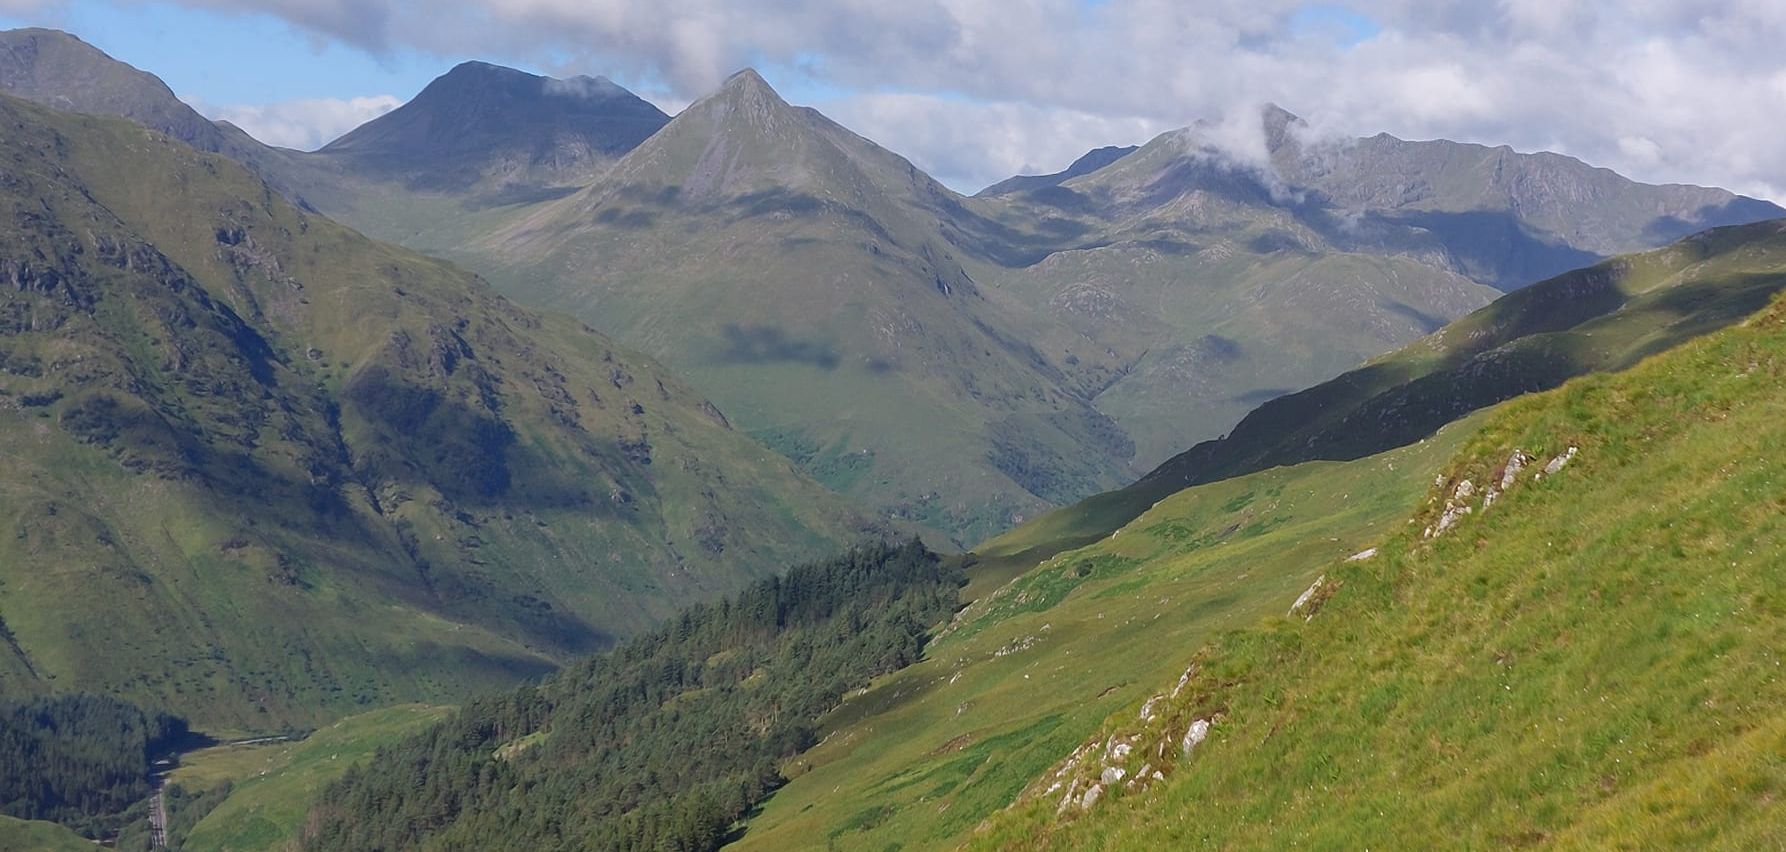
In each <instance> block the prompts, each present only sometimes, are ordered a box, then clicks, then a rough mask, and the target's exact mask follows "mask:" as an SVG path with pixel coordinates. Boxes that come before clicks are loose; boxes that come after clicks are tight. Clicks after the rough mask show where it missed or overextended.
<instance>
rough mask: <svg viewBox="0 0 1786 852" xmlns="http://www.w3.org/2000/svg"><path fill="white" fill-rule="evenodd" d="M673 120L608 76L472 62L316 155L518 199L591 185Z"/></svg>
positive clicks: (430, 186) (378, 175)
mask: <svg viewBox="0 0 1786 852" xmlns="http://www.w3.org/2000/svg"><path fill="white" fill-rule="evenodd" d="M669 121H670V117H669V116H667V115H664V113H663V111H662V110H659V109H658V108H657V107H655V106H652V105H651V104H650V103H647V102H646V101H644V100H641V99H640V98H639V97H638V96H636V95H634V94H633V93H631V92H629V91H627V90H626V89H623V88H621V87H620V86H617V85H615V84H614V83H613V82H612V81H610V80H608V79H607V78H605V77H573V78H571V79H568V80H558V79H553V78H549V77H540V76H536V75H533V74H528V73H525V72H522V71H517V70H515V69H513V68H503V67H501V66H497V65H491V64H488V63H485V62H466V63H463V64H461V65H459V66H458V67H455V68H454V69H453V70H451V71H449V72H447V73H446V74H444V75H442V76H441V77H439V78H437V79H435V80H434V81H433V82H431V83H429V84H428V86H427V88H425V89H423V90H422V91H421V94H418V95H416V96H415V98H414V99H412V100H410V101H409V102H408V103H406V104H404V105H403V106H401V107H398V108H397V109H395V110H392V111H391V112H388V113H386V114H384V115H382V116H379V117H378V118H375V119H373V120H371V121H369V122H367V123H365V124H363V125H361V126H360V127H358V128H356V129H355V130H353V131H352V132H350V133H348V134H347V135H345V136H342V137H341V138H340V139H337V140H335V141H333V142H330V143H329V144H328V145H326V146H324V147H323V148H322V149H321V150H320V151H318V152H317V153H318V154H319V155H320V156H321V157H323V158H325V159H329V160H333V161H335V162H339V163H341V164H342V165H343V166H344V167H345V168H346V169H347V170H349V171H352V172H354V173H355V174H359V175H364V176H368V177H371V178H373V179H378V180H387V181H393V182H396V183H400V184H403V185H405V186H407V187H410V188H412V189H419V190H426V191H434V192H460V193H463V192H471V191H473V190H475V191H476V192H477V194H479V195H480V196H487V197H488V196H493V197H491V198H487V199H486V202H485V203H492V202H496V201H515V200H523V199H525V198H527V197H529V196H530V195H532V196H538V195H539V194H541V193H547V192H549V191H550V190H552V189H555V188H559V187H573V186H582V185H584V184H587V183H588V182H589V181H590V180H592V179H594V178H595V176H596V175H598V174H600V173H601V172H602V171H604V170H606V169H607V168H608V167H609V166H611V165H612V164H613V163H614V161H615V160H616V159H618V158H619V157H620V156H621V155H623V154H625V153H626V152H627V151H630V150H632V149H633V148H636V147H638V145H639V143H640V142H643V141H645V139H646V138H648V137H650V136H651V134H653V133H656V132H657V131H658V129H659V128H662V127H663V126H664V125H665V124H667V123H669Z"/></svg>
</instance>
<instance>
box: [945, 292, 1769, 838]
mask: <svg viewBox="0 0 1786 852" xmlns="http://www.w3.org/2000/svg"><path fill="white" fill-rule="evenodd" d="M1783 415H1786V303H1782V302H1780V301H1776V302H1774V303H1773V304H1772V305H1771V306H1769V307H1768V308H1767V309H1766V310H1764V311H1763V312H1761V313H1760V314H1758V315H1756V316H1755V317H1753V318H1752V319H1750V320H1748V321H1746V322H1744V323H1742V324H1741V325H1739V326H1736V327H1733V328H1730V329H1727V330H1725V331H1722V332H1720V333H1717V334H1714V335H1711V336H1708V337H1706V338H1704V339H1701V340H1697V341H1694V342H1691V343H1688V344H1685V345H1683V346H1681V347H1680V348H1678V349H1676V350H1674V351H1671V352H1668V353H1666V354H1663V355H1659V356H1657V357H1655V358H1652V359H1649V360H1647V361H1645V362H1644V363H1643V364H1641V365H1639V366H1637V367H1636V368H1634V369H1631V370H1629V371H1627V372H1623V373H1618V374H1613V375H1606V376H1593V377H1586V378H1582V379H1578V380H1575V381H1573V382H1570V383H1569V384H1567V385H1565V386H1564V387H1562V388H1560V389H1557V390H1554V391H1551V392H1548V393H1544V394H1541V395H1536V396H1532V397H1529V398H1526V399H1522V400H1519V401H1516V402H1513V403H1509V404H1508V405H1506V406H1504V407H1503V408H1501V409H1499V410H1497V411H1496V412H1495V413H1494V414H1493V416H1492V417H1491V418H1490V419H1489V420H1488V421H1487V422H1486V424H1485V425H1484V426H1483V427H1482V428H1481V429H1480V430H1479V431H1478V432H1477V433H1476V435H1475V436H1474V437H1473V438H1472V439H1471V440H1470V441H1469V443H1468V444H1467V445H1466V446H1465V447H1464V448H1463V450H1462V451H1461V452H1460V453H1458V455H1457V456H1456V457H1455V458H1454V459H1453V460H1452V461H1451V462H1450V463H1449V464H1448V465H1447V466H1446V468H1445V471H1444V473H1443V474H1442V475H1441V476H1440V477H1439V478H1438V480H1437V481H1436V482H1435V483H1434V484H1433V485H1432V486H1431V491H1430V496H1429V497H1428V499H1427V504H1426V506H1425V507H1424V508H1422V509H1421V510H1420V511H1419V512H1417V513H1415V514H1414V515H1413V516H1412V518H1411V519H1410V521H1411V522H1410V523H1407V524H1404V525H1400V526H1399V528H1398V529H1397V530H1396V531H1395V532H1394V533H1392V534H1391V535H1389V536H1387V537H1386V538H1385V539H1384V540H1383V541H1382V542H1381V555H1380V556H1378V557H1377V558H1375V559H1373V560H1369V561H1364V562H1359V563H1353V564H1348V565H1343V566H1336V567H1335V568H1333V569H1331V570H1329V571H1328V572H1327V575H1326V582H1325V583H1324V585H1323V586H1322V588H1321V590H1320V592H1319V593H1318V594H1316V595H1315V596H1314V597H1313V599H1312V600H1311V601H1310V604H1309V606H1307V607H1306V608H1305V609H1303V610H1301V611H1298V612H1297V613H1296V617H1293V618H1289V619H1284V618H1275V619H1269V620H1267V621H1266V622H1264V623H1263V624H1261V625H1258V626H1255V627H1252V628H1250V629H1247V630H1242V631H1237V632H1234V633H1231V634H1229V635H1226V636H1223V637H1221V638H1220V639H1218V640H1216V641H1214V642H1212V643H1210V644H1209V645H1208V646H1207V647H1205V648H1204V649H1203V650H1201V651H1198V652H1195V653H1181V654H1177V655H1175V656H1177V657H1178V660H1177V662H1178V663H1179V665H1181V666H1185V665H1190V666H1194V671H1193V673H1192V674H1191V676H1190V677H1189V679H1188V680H1187V681H1186V683H1185V686H1184V688H1183V689H1182V690H1178V691H1177V692H1178V694H1176V695H1174V696H1171V697H1168V698H1163V699H1161V700H1160V701H1159V702H1157V703H1156V704H1155V706H1154V707H1153V708H1152V711H1153V712H1152V714H1151V715H1152V721H1150V722H1146V723H1142V722H1138V721H1137V710H1136V708H1135V707H1128V708H1124V709H1123V710H1122V711H1121V712H1119V713H1118V714H1117V715H1115V716H1113V717H1112V719H1111V720H1110V722H1109V723H1108V724H1107V726H1106V728H1105V730H1103V731H1102V732H1101V733H1100V734H1099V735H1098V736H1096V737H1094V738H1090V739H1088V740H1087V742H1088V743H1092V744H1093V746H1094V747H1093V749H1092V750H1090V751H1089V752H1088V756H1087V757H1085V758H1083V759H1081V760H1080V761H1078V762H1077V763H1076V764H1073V765H1070V766H1068V765H1063V766H1062V767H1061V768H1060V770H1058V774H1053V773H1051V774H1048V775H1045V776H1041V780H1039V781H1037V782H1036V783H1035V784H1034V785H1033V786H1032V788H1031V790H1032V793H1033V797H1032V798H1030V799H1029V800H1028V801H1027V802H1026V804H1024V805H1023V806H1021V807H1019V808H1017V809H1015V810H1013V811H1012V812H1010V813H1008V814H1005V815H1002V816H1001V817H1000V818H999V819H996V820H994V821H993V822H992V824H991V825H990V826H989V828H988V829H987V830H986V831H985V832H984V833H983V834H981V835H979V836H978V837H977V838H976V845H977V846H980V847H985V848H1024V849H1035V848H1063V849H1086V848H1159V847H1161V846H1162V845H1163V846H1169V847H1172V848H1193V847H1211V848H1283V847H1292V846H1295V847H1313V848H1336V847H1350V848H1362V847H1367V846H1407V847H1421V848H1440V847H1476V848H1486V847H1506V846H1541V847H1558V848H1727V849H1758V848H1777V847H1779V846H1780V845H1782V843H1786V811H1783V810H1782V809H1781V808H1780V807H1779V804H1778V803H1779V799H1780V797H1781V795H1782V794H1786V761H1783V760H1782V755H1783V754H1786V724H1783V722H1782V716H1781V712H1780V708H1781V707H1782V706H1786V674H1782V671H1783V669H1782V661H1781V659H1780V655H1781V649H1782V648H1786V597H1783V596H1782V593H1781V588H1782V583H1781V581H1782V579H1783V578H1786V576H1783V573H1782V572H1786V511H1783V510H1786V499H1783V498H1782V494H1783V493H1786V492H1783V491H1782V489H1781V487H1780V483H1781V482H1782V481H1783V480H1786V453H1782V449H1786V426H1782V424H1783V423H1786V417H1783ZM1522 454H1523V456H1522ZM1515 457H1529V458H1531V459H1533V461H1531V462H1530V463H1527V464H1524V465H1523V466H1515V465H1511V464H1510V460H1511V459H1513V458H1515ZM1553 460H1557V461H1554V462H1553ZM1562 460H1566V463H1561V462H1562ZM1510 468H1511V469H1512V472H1511V473H1509V470H1510ZM1541 474H1542V476H1541ZM1465 482H1469V483H1470V484H1471V485H1470V487H1468V488H1466V487H1464V486H1463V483H1465ZM1503 485H1505V487H1504V488H1503V487H1502V486H1503ZM1472 492H1473V493H1472ZM1489 493H1493V494H1494V497H1493V500H1492V505H1489V502H1490V501H1489V497H1488V494H1489ZM1459 507H1467V508H1468V509H1470V512H1469V513H1468V514H1463V515H1461V517H1459V516H1457V513H1456V511H1455V510H1456V509H1457V508H1459ZM1447 514H1451V515H1453V521H1452V522H1451V523H1450V524H1449V525H1447V524H1445V523H1444V522H1443V521H1442V519H1443V518H1444V517H1445V516H1446V515H1447ZM1445 527H1448V528H1446V529H1444V531H1443V532H1441V533H1439V534H1437V535H1436V536H1433V535H1429V534H1428V531H1429V530H1435V531H1436V530H1439V529H1441V528H1445ZM1172 687H1173V683H1172V681H1170V680H1161V681H1157V682H1156V683H1155V685H1154V689H1155V690H1156V691H1164V690H1171V689H1172ZM1212 720H1213V723H1212V724H1210V725H1208V727H1207V732H1206V736H1205V738H1204V739H1203V740H1202V741H1201V742H1200V743H1194V744H1193V747H1192V748H1189V749H1187V748H1185V742H1186V739H1185V737H1186V734H1187V732H1188V731H1190V730H1191V729H1192V726H1193V725H1196V724H1197V723H1198V722H1199V721H1202V722H1211V721H1212ZM1193 739H1194V738H1193ZM1106 742H1108V743H1110V744H1111V747H1109V748H1107V747H1106V746H1105V744H1106ZM1116 743H1124V744H1127V745H1128V746H1129V748H1128V749H1126V750H1127V751H1128V755H1127V756H1126V757H1116V756H1114V755H1113V754H1112V753H1111V749H1113V746H1114V744H1116ZM1142 762H1148V763H1151V764H1152V766H1153V767H1154V768H1156V769H1159V770H1160V771H1161V773H1162V776H1163V777H1162V779H1161V780H1158V781H1151V782H1144V783H1142V784H1139V785H1135V786H1132V787H1131V786H1130V785H1129V784H1128V783H1127V782H1126V781H1119V782H1117V783H1115V784H1107V785H1106V789H1105V790H1104V791H1103V795H1102V796H1101V797H1100V800H1099V801H1097V802H1095V803H1094V804H1093V805H1092V806H1091V807H1090V808H1089V809H1088V808H1085V807H1083V806H1081V805H1077V804H1068V805H1067V806H1065V807H1064V808H1063V807H1062V806H1061V805H1060V804H1059V800H1060V798H1061V796H1062V790H1061V789H1059V788H1053V784H1054V783H1057V782H1066V785H1068V786H1067V789H1071V787H1070V785H1071V784H1072V782H1078V785H1079V786H1080V789H1084V785H1085V784H1086V783H1088V782H1089V781H1090V779H1091V776H1093V775H1102V774H1103V773H1104V771H1105V767H1106V766H1112V767H1118V768H1125V769H1127V771H1128V775H1129V777H1130V778H1133V777H1136V775H1137V772H1136V770H1137V769H1138V768H1139V766H1137V765H1136V764H1139V763H1142ZM1148 777H1150V778H1151V775H1150V776H1148ZM1050 789H1053V792H1048V791H1049V790H1050Z"/></svg>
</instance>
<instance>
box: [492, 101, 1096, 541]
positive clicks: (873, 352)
mask: <svg viewBox="0 0 1786 852" xmlns="http://www.w3.org/2000/svg"><path fill="white" fill-rule="evenodd" d="M960 204H961V199H960V197H959V196H956V195H955V194H954V193H952V192H950V191H949V190H948V189H946V188H944V187H943V186H941V185H940V184H938V183H936V182H935V181H934V180H932V179H931V178H930V177H929V176H927V175H925V174H924V173H923V172H922V171H921V170H919V169H918V168H917V167H915V166H913V165H912V164H911V163H910V162H908V161H906V160H905V159H903V158H901V157H899V156H897V155H895V154H893V153H891V152H889V151H887V150H885V149H883V148H881V147H879V146H877V145H875V144H874V143H872V142H869V141H868V140H866V139H863V138H861V137H860V136H857V135H855V134H854V133H851V132H850V131H848V130H846V129H844V128H843V127H841V126H839V125H838V124H836V123H834V122H832V121H831V120H829V119H827V118H826V117H825V116H823V115H821V114H820V113H818V112H817V111H815V110H811V109H804V108H798V107H794V106H791V105H789V104H788V103H787V102H786V101H784V100H783V99H782V98H781V97H780V95H778V94H777V93H776V92H775V91H774V89H772V88H771V87H770V86H769V84H768V83H767V82H765V81H764V80H763V79H762V77H760V76H758V75H757V74H756V73H755V72H754V71H744V72H741V73H739V74H737V75H735V76H733V77H732V78H731V79H729V80H728V81H727V82H726V83H725V85H724V86H723V87H721V88H720V89H719V90H718V91H717V92H715V93H713V94H712V95H710V96H709V97H706V98H703V99H702V100H700V101H698V102H696V103H694V104H692V105H690V106H689V107H688V108H687V109H686V110H684V111H683V112H682V113H681V114H679V115H678V116H677V117H676V118H675V120H673V121H672V122H670V124H669V125H668V126H666V127H665V128H664V129H663V130H661V131H659V132H658V133H657V134H656V135H654V136H652V137H651V138H650V139H648V140H646V141H645V142H644V143H643V144H642V145H640V146H639V147H638V148H637V149H635V150H633V151H632V152H631V153H629V154H628V155H627V156H626V157H624V158H622V159H621V161H620V162H619V163H617V164H615V166H614V168H613V169H612V170H611V171H610V172H608V173H607V174H606V175H604V176H603V177H602V178H601V179H599V180H598V181H596V182H595V183H594V184H592V185H591V186H589V187H588V188H587V189H584V190H583V191H581V192H578V193H577V194H575V195H573V196H570V197H568V198H565V199H563V200H561V201H559V202H555V203H553V204H551V205H547V206H545V207H543V208H541V209H539V210H538V211H536V212H534V213H533V214H532V215H530V216H528V217H526V218H525V219H523V220H522V221H520V222H518V223H517V224H515V225H513V226H511V227H509V228H506V229H504V230H503V231H501V232H500V233H498V234H497V236H496V238H495V239H493V240H491V241H490V242H489V243H488V244H486V245H485V246H484V248H485V249H486V250H488V251H490V252H491V253H492V254H493V255H494V256H495V257H496V258H497V260H496V261H495V262H494V263H492V264H491V266H492V268H494V269H496V270H497V271H496V273H495V275H496V277H497V279H498V281H499V283H501V284H503V285H504V286H506V287H508V288H509V290H510V292H513V293H516V294H518V295H520V296H521V297H522V298H523V299H525V300H529V301H532V302H535V303H538V304H542V305H546V306H550V307H552V308H554V309H560V310H566V311H569V312H572V313H574V314H576V315H577V316H579V317H581V318H583V319H584V320H585V321H587V322H589V323H590V324H592V325H594V326H595V327H597V328H598V329H601V330H604V331H606V332H608V333H611V334H613V335H615V336H616V337H618V338H619V339H621V340H622V341H623V342H626V343H629V344H631V345H634V346H638V347H641V348H643V349H645V350H646V351H647V352H648V353H651V354H653V355H656V356H657V357H660V358H662V359H664V360H666V361H668V362H669V363H670V364H672V365H673V366H674V367H675V368H677V369H678V370H679V371H680V372H682V373H683V374H684V375H687V376H689V377H690V378H691V379H692V380H693V381H694V382H695V384H696V386H697V387H700V388H702V389H703V392H705V393H709V394H711V395H713V396H714V397H715V399H716V401H718V402H719V403H720V405H721V406H722V407H724V408H725V409H726V410H727V411H728V412H729V413H731V414H732V415H733V416H734V417H735V419H736V420H737V421H738V422H739V423H740V424H741V425H743V426H744V427H745V428H747V429H750V430H751V431H752V432H753V433H755V434H757V435H759V436H760V437H762V438H763V439H765V440H767V441H769V442H770V443H771V444H772V445H773V446H776V447H778V448H779V449H781V450H782V451H783V452H785V453H787V454H788V455H789V456H790V457H792V458H794V459H796V460H798V461H800V462H801V463H802V465H803V467H805V469H806V470H808V471H809V472H811V473H813V474H814V475H817V476H819V477H820V479H821V480H822V481H825V482H827V483H828V484H831V485H832V486H834V487H836V488H838V489H839V490H841V491H843V492H845V493H846V494H852V495H858V496H861V497H863V498H864V499H866V500H868V501H870V502H871V503H872V504H874V505H875V506H877V507H878V508H880V509H881V510H882V511H884V512H886V513H888V514H889V515H892V516H900V517H908V518H914V519H918V520H921V521H923V522H925V523H928V524H931V525H932V526H933V527H934V528H936V529H939V530H941V531H943V532H944V533H945V534H948V535H952V536H958V537H959V538H960V540H968V539H971V538H973V537H974V536H976V535H980V534H983V533H985V532H987V531H989V530H992V529H996V528H1000V527H1002V526H1004V525H1005V524H1008V523H1010V521H1011V519H1012V518H1013V517H1016V516H1022V515H1026V514H1030V513H1033V512H1034V511H1036V510H1037V509H1038V508H1040V507H1042V506H1045V505H1048V504H1050V503H1054V502H1057V501H1060V500H1063V499H1068V498H1069V496H1070V495H1074V494H1079V493H1083V492H1085V491H1087V490H1089V489H1093V488H1096V487H1097V483H1100V482H1109V481H1112V480H1119V479H1121V478H1123V476H1124V473H1123V471H1124V466H1125V463H1126V459H1127V455H1128V450H1129V447H1128V443H1127V440H1126V439H1125V438H1124V437H1123V436H1122V434H1121V432H1120V430H1118V429H1115V428H1114V427H1113V425H1112V424H1111V423H1110V422H1109V421H1108V420H1107V419H1105V418H1103V417H1102V416H1100V415H1098V414H1097V413H1096V411H1095V410H1093V409H1092V408H1091V407H1090V406H1089V405H1088V404H1087V403H1086V401H1085V400H1084V399H1083V398H1082V397H1081V396H1080V394H1079V392H1077V391H1076V390H1073V389H1072V388H1071V387H1070V386H1071V385H1072V382H1071V381H1069V380H1068V379H1067V378H1066V377H1065V376H1064V375H1063V374H1062V372H1061V370H1060V369H1059V368H1058V367H1057V366H1056V365H1055V364H1054V363H1053V362H1051V360H1050V358H1049V357H1047V356H1045V355H1043V354H1042V353H1041V352H1040V351H1038V349H1037V348H1036V346H1035V345H1033V341H1036V340H1039V339H1041V335H1039V334H1033V333H1031V332H1030V330H1029V328H1028V327H1027V326H1025V325H1024V324H1022V323H1021V322H1019V321H1018V320H1017V319H1016V317H1017V315H1016V314H1013V313H1011V312H1009V311H1007V310H1005V309H1003V308H1001V307H1000V306H999V305H997V304H994V303H993V302H992V301H990V300H989V298H988V296H987V295H986V294H984V293H982V292H981V290H980V287H979V286H978V285H977V284H976V283H975V281H974V280H973V278H972V276H971V275H970V274H969V273H968V272H967V270H966V269H965V268H964V265H963V264H964V262H965V261H964V252H963V250H962V249H961V248H959V247H958V246H957V245H956V244H955V242H954V241H952V240H951V238H950V236H949V234H948V229H949V228H950V226H951V225H950V223H951V222H952V221H954V220H953V219H952V218H951V217H952V216H954V215H955V212H956V211H959V210H960V209H961V208H960ZM941 495H947V496H941Z"/></svg>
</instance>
